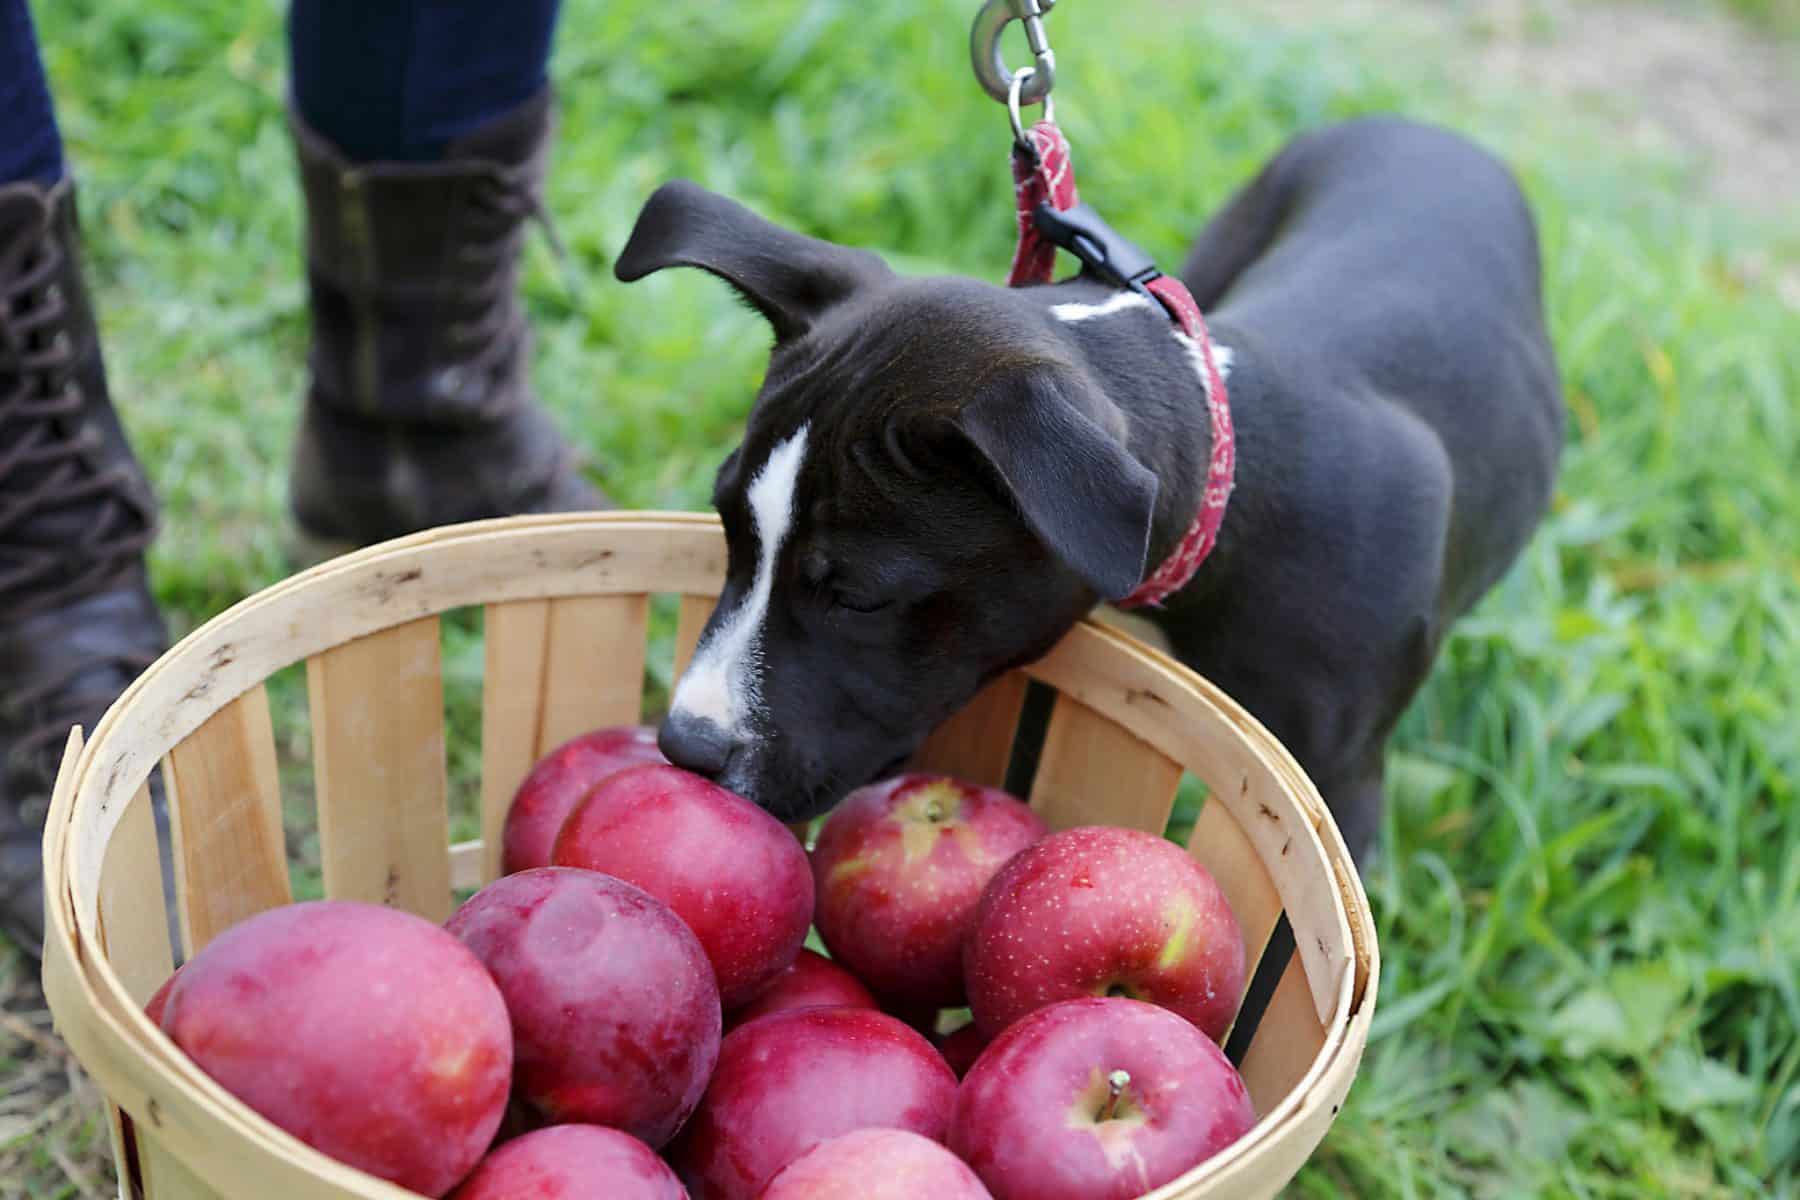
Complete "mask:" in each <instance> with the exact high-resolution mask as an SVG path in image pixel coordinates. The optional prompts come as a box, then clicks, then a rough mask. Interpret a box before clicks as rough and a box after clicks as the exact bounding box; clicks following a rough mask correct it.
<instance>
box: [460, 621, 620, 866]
mask: <svg viewBox="0 0 1800 1200" xmlns="http://www.w3.org/2000/svg"><path fill="white" fill-rule="evenodd" d="M649 616H650V598H649V596H648V595H645V594H643V593H639V594H636V595H631V594H624V595H617V596H570V597H566V598H564V599H559V600H519V601H514V602H512V603H510V604H491V605H489V606H488V608H487V612H486V618H485V624H484V635H485V642H486V645H485V648H484V653H485V668H484V672H485V673H484V676H483V681H482V700H481V705H482V711H481V751H482V753H481V813H482V844H483V853H482V860H481V875H480V881H481V882H487V881H488V880H492V879H497V878H499V875H500V854H501V850H502V839H501V833H502V831H503V830H504V828H505V824H506V810H507V808H508V806H510V805H511V803H512V798H513V793H514V792H515V791H517V790H518V787H519V784H520V783H521V782H523V781H524V779H525V776H526V774H527V773H528V772H529V771H530V770H531V766H532V764H533V763H535V762H536V761H537V760H538V759H539V758H542V757H543V756H544V755H546V754H548V753H549V752H550V751H552V750H554V749H555V748H556V747H558V746H560V745H562V743H564V742H566V741H568V740H569V739H570V738H573V737H576V736H578V735H580V734H583V733H586V732H587V731H588V730H590V729H598V728H600V727H602V726H606V725H635V724H637V722H638V721H639V719H640V710H641V708H642V705H643V678H644V655H645V627H646V624H647V622H648V621H649ZM456 874H457V875H458V882H459V883H468V882H471V881H470V880H468V879H467V878H465V877H464V874H463V873H462V872H457V873H456Z"/></svg>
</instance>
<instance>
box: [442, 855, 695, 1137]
mask: <svg viewBox="0 0 1800 1200" xmlns="http://www.w3.org/2000/svg"><path fill="white" fill-rule="evenodd" d="M448 928H449V930H450V932H451V933H453V934H455V935H456V936H457V937H459V938H461V939H462V940H463V942H464V944H466V945H467V946H468V947H469V949H470V950H472V951H474V952H475V956H476V957H477V958H479V959H480V960H481V961H482V962H483V963H485V964H487V968H488V970H489V971H491V972H492V973H493V976H494V979H495V981H496V982H498V983H499V985H500V991H501V993H502V994H503V995H504V996H505V997H506V1007H507V1010H508V1011H509V1012H510V1013H511V1014H512V1032H513V1045H514V1047H515V1052H516V1054H517V1057H518V1064H517V1069H516V1071H515V1073H514V1088H515V1090H516V1091H517V1092H518V1094H519V1096H520V1097H521V1098H523V1099H524V1100H525V1101H526V1102H527V1103H528V1104H530V1105H531V1106H532V1107H533V1108H534V1109H536V1110H537V1111H538V1112H539V1113H540V1114H542V1115H543V1116H544V1117H545V1118H546V1119H548V1120H551V1121H567V1122H581V1123H588V1124H594V1125H611V1126H614V1127H616V1128H618V1129H623V1130H624V1131H625V1132H627V1133H629V1134H631V1135H632V1136H634V1137H637V1138H640V1139H642V1140H643V1141H646V1142H648V1143H650V1145H652V1146H660V1145H662V1144H663V1143H664V1142H666V1141H668V1140H669V1138H670V1137H672V1136H674V1133H675V1131H676V1130H677V1129H679V1128H680V1127H681V1123H682V1122H683V1121H685V1120H686V1119H687V1116H688V1114H689V1113H691V1112H693V1111H694V1106H695V1105H696V1104H698V1103H699V1102H700V1096H701V1093H702V1092H704V1091H705V1090H706V1079H707V1076H708V1075H710V1074H711V1073H712V1068H713V1063H714V1062H715V1061H717V1059H718V1056H719V993H718V989H717V987H716V986H715V985H714V983H713V978H712V969H711V968H710V967H709V966H708V965H707V962H706V952H705V951H704V950H702V949H701V947H700V942H699V940H698V939H697V938H695V937H694V935H693V932H692V931H691V930H689V929H688V927H687V926H685V925H683V924H682V923H681V920H680V918H678V917H677V916H676V915H675V914H674V913H673V912H670V911H669V908H668V906H667V905H664V904H663V903H661V902H660V901H658V900H656V899H655V898H654V897H652V896H650V895H649V894H647V893H645V892H643V891H641V890H640V889H638V888H635V887H632V886H631V885H630V884H628V883H624V882H621V881H620V880H617V879H614V878H612V877H610V876H607V875H601V874H600V873H598V872H596V871H575V870H570V869H568V868H566V867H539V868H537V869H535V870H531V871H521V872H520V873H519V874H517V875H508V876H506V877H504V878H502V879H499V880H497V881H495V882H494V883H491V884H489V885H488V886H487V887H485V888H483V889H482V890H481V891H479V892H477V893H476V894H475V895H474V896H472V897H470V898H469V901H468V902H467V903H466V904H464V905H463V906H462V907H461V908H460V909H458V910H457V912H456V915H455V916H453V917H451V918H450V923H449V925H448Z"/></svg>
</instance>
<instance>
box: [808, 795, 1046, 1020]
mask: <svg viewBox="0 0 1800 1200" xmlns="http://www.w3.org/2000/svg"><path fill="white" fill-rule="evenodd" d="M1049 832H1050V829H1049V827H1048V826H1047V825H1045V824H1044V822H1043V819H1042V818H1041V817H1039V816H1038V815H1037V814H1036V813H1034V812H1032V811H1031V809H1030V808H1028V807H1027V806H1026V805H1025V804H1024V803H1023V802H1022V801H1020V800H1018V799H1016V798H1015V797H1013V796H1010V795H1008V794H1007V793H1005V792H1002V791H999V790H997V789H995V788H985V787H978V786H976V785H975V784H972V783H962V782H959V781H957V780H954V779H949V778H946V777H944V776H942V775H902V776H900V777H899V778H897V779H889V780H887V781H885V782H882V783H876V784H871V785H870V786H868V787H865V788H860V789H858V790H857V791H854V792H852V793H850V795H849V796H847V797H845V798H844V800H843V802H842V803H840V804H839V805H838V806H837V808H836V809H834V810H833V811H832V813H831V816H829V817H828V818H826V820H825V824H824V827H823V828H822V829H821V830H820V831H819V839H818V843H817V844H816V845H815V846H814V847H813V855H812V861H813V884H814V890H815V891H816V893H817V895H818V911H817V913H816V914H815V915H814V920H815V922H816V924H817V925H818V928H819V936H820V937H821V938H823V939H824V941H825V945H826V946H827V947H828V948H829V949H830V950H831V956H832V957H833V958H834V959H836V960H837V961H838V962H841V963H843V964H844V965H845V966H846V967H848V968H849V969H850V970H851V971H853V972H855V973H856V975H857V977H858V978H859V979H861V980H862V981H863V982H864V983H866V984H868V985H869V988H870V990H872V991H873V992H875V994H876V995H878V996H880V997H881V998H882V999H883V1001H884V1002H886V1003H885V1005H884V1006H885V1007H887V1008H889V1009H890V1010H893V1009H899V1010H912V1009H929V1010H930V1011H932V1012H933V1013H934V1014H935V1012H936V1010H938V1009H940V1008H954V1007H957V1006H959V1005H961V1004H962V1003H963V1002H964V996H963V971H962V946H963V941H964V939H965V938H966V937H967V935H968V931H969V926H970V923H971V922H972V921H973V920H974V916H975V906H976V904H977V903H978V902H979V901H980V899H981V892H982V889H983V888H985V887H986V886H987V883H988V880H990V879H992V878H993V877H994V874H995V872H997V871H999V869H1000V868H1001V866H1002V865H1003V864H1004V863H1005V862H1006V861H1007V860H1008V859H1010V858H1011V857H1012V856H1013V855H1015V854H1017V853H1018V852H1019V851H1021V850H1023V849H1025V848H1026V847H1027V846H1030V845H1032V844H1033V843H1035V842H1037V841H1039V840H1041V839H1042V838H1043V837H1044V836H1045V835H1046V834H1048V833H1049Z"/></svg>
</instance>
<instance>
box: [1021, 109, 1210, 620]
mask: <svg viewBox="0 0 1800 1200" xmlns="http://www.w3.org/2000/svg"><path fill="white" fill-rule="evenodd" d="M1029 137H1030V138H1031V148H1032V151H1033V153H1031V154H1029V155H1027V154H1026V153H1024V152H1023V151H1019V152H1016V153H1014V154H1013V156H1012V162H1013V191H1014V194H1015V196H1016V198H1017V200H1018V211H1019V248H1018V250H1017V251H1016V252H1015V253H1014V254H1013V263H1012V270H1011V272H1010V273H1009V274H1008V275H1007V278H1006V282H1007V285H1008V286H1009V287H1020V286H1022V285H1025V284H1034V283H1049V282H1050V280H1051V276H1052V273H1053V272H1054V270H1055V267H1056V245H1055V244H1054V243H1052V242H1051V241H1049V240H1048V239H1046V238H1045V237H1044V236H1043V234H1042V233H1041V232H1040V231H1039V229H1038V227H1037V223H1036V221H1035V219H1034V216H1033V214H1034V213H1035V212H1036V210H1037V208H1038V206H1039V205H1040V204H1044V203H1046V202H1047V203H1048V204H1049V205H1050V206H1051V207H1052V208H1054V209H1056V210H1058V211H1065V210H1067V209H1070V208H1073V207H1074V206H1075V204H1076V203H1077V201H1078V199H1079V197H1077V195H1076V194H1075V168H1074V166H1073V165H1072V164H1071V163H1070V160H1069V143H1068V140H1067V139H1066V138H1064V137H1063V135H1062V130H1060V129H1058V128H1057V127H1056V125H1055V124H1054V123H1053V122H1050V121H1039V122H1038V123H1037V124H1036V125H1033V126H1032V127H1031V131H1030V134H1029ZM1136 286H1137V287H1139V288H1141V289H1142V290H1143V291H1145V292H1147V293H1149V295H1150V296H1151V297H1153V298H1154V299H1155V300H1156V301H1157V302H1158V303H1159V304H1161V305H1162V306H1163V309H1164V311H1165V312H1167V313H1168V315H1169V319H1170V320H1171V321H1172V322H1174V324H1175V327H1176V334H1175V336H1176V339H1177V340H1179V341H1180V342H1181V343H1182V345H1183V347H1184V348H1185V349H1186V350H1187V351H1188V353H1189V355H1190V356H1192V357H1193V358H1194V359H1195V360H1196V365H1197V366H1198V367H1199V368H1200V372H1199V374H1200V386H1201V390H1202V391H1203V392H1205V394H1206V412H1207V417H1208V420H1209V422H1210V424H1211V426H1212V457H1211V459H1210V461H1209V462H1208V463H1207V469H1206V487H1205V490H1204V491H1203V492H1202V493H1201V498H1200V511H1199V512H1197V513H1195V514H1194V520H1193V523H1192V524H1190V525H1189V526H1188V529H1187V532H1186V533H1185V534H1183V535H1182V538H1181V541H1180V542H1179V543H1178V544H1177V545H1176V547H1175V549H1174V551H1172V552H1171V553H1170V555H1169V557H1168V558H1166V559H1164V560H1163V562H1162V565H1161V566H1159V567H1157V568H1156V570H1154V571H1152V572H1151V573H1150V575H1149V576H1148V577H1147V578H1146V579H1145V580H1144V581H1143V582H1142V583H1140V584H1138V586H1137V587H1136V588H1135V589H1134V590H1133V591H1132V592H1131V594H1130V595H1128V596H1125V597H1124V598H1123V599H1120V600H1116V601H1114V602H1113V603H1114V606H1115V607H1117V608H1144V607H1146V606H1151V607H1154V606H1159V605H1161V604H1162V602H1163V601H1164V600H1167V599H1168V598H1169V597H1170V596H1172V595H1174V594H1175V593H1176V592H1178V591H1180V590H1181V589H1182V588H1184V587H1186V586H1187V584H1188V581H1189V580H1191V579H1193V577H1194V572H1195V571H1197V570H1199V569H1200V564H1201V562H1202V561H1204V560H1205V558H1206V556H1207V555H1208V554H1209V553H1211V552H1212V548H1213V545H1214V543H1215V542H1217V541H1218V538H1219V526H1220V525H1222V524H1223V523H1224V521H1225V505H1226V502H1227V501H1228V500H1230V498H1231V486H1232V481H1233V479H1234V478H1235V476H1236V473H1237V448H1236V441H1235V438H1234V437H1233V434H1232V430H1231V401H1230V398H1229V397H1228V396H1227V395H1226V392H1225V377H1224V376H1223V375H1221V374H1220V373H1219V365H1218V362H1217V360H1216V358H1215V356H1214V354H1213V346H1212V339H1211V338H1209V337H1208V336H1207V333H1206V322H1205V321H1204V320H1203V319H1201V316H1200V306H1199V305H1197V304H1195V303H1194V297H1193V296H1192V295H1190V294H1189V293H1188V290H1187V288H1186V287H1184V286H1182V283H1181V281H1180V280H1179V279H1176V278H1175V277H1174V276H1172V275H1163V274H1161V273H1160V272H1154V271H1152V272H1151V277H1150V278H1147V279H1144V280H1142V281H1141V282H1137V283H1136Z"/></svg>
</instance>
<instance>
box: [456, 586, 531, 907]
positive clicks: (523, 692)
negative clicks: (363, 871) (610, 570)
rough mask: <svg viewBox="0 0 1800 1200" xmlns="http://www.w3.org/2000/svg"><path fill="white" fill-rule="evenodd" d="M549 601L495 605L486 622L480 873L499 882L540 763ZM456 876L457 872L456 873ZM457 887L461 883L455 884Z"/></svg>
mask: <svg viewBox="0 0 1800 1200" xmlns="http://www.w3.org/2000/svg"><path fill="white" fill-rule="evenodd" d="M549 629H550V601H548V600H513V601H510V602H509V603H506V604H490V605H488V606H487V609H486V610H485V612H484V615H483V618H482V642H483V645H482V654H483V656H484V664H483V668H482V677H481V859H480V863H481V870H480V875H479V879H477V880H469V881H462V882H471V883H474V882H479V883H488V882H491V881H492V880H495V879H498V878H500V852H501V849H502V845H501V833H502V831H503V830H504V829H505V826H506V810H507V809H508V808H509V807H511V805H512V798H513V793H514V792H516V791H517V790H518V788H519V784H520V783H522V782H523V781H524V779H525V776H526V774H527V773H529V772H530V770H531V764H532V763H533V762H535V761H536V760H537V757H538V755H537V743H538V724H539V717H540V714H541V713H542V710H543V702H544V644H545V642H546V640H547V638H548V634H549ZM453 874H454V872H453ZM453 882H458V881H456V880H454V879H453Z"/></svg>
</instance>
